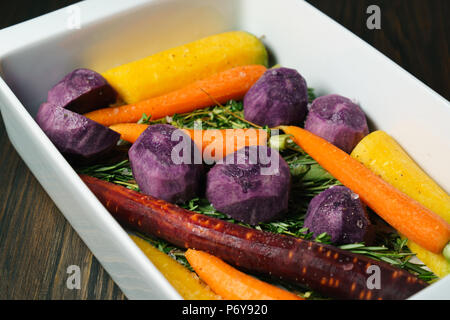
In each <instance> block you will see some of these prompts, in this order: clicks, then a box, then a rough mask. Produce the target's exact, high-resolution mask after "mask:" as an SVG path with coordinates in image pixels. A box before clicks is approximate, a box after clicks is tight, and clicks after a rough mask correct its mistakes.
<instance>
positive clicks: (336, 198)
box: [304, 186, 371, 244]
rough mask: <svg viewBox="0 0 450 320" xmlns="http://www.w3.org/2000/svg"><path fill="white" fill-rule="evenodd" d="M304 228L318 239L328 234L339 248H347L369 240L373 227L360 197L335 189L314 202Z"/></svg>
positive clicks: (310, 204)
mask: <svg viewBox="0 0 450 320" xmlns="http://www.w3.org/2000/svg"><path fill="white" fill-rule="evenodd" d="M304 226H305V227H307V228H308V229H309V231H310V232H313V234H314V236H318V235H320V234H321V233H324V232H326V233H327V234H328V235H329V236H331V241H332V242H334V243H335V244H347V243H356V242H362V241H365V240H367V239H368V237H369V236H370V232H369V231H370V226H371V224H370V220H369V218H368V215H367V212H366V209H365V207H364V205H363V204H362V202H361V200H360V199H359V196H358V195H357V194H355V193H353V192H352V191H351V190H350V189H349V188H347V187H344V186H334V187H331V188H329V189H327V190H325V191H322V192H321V193H319V194H318V195H317V196H315V197H314V198H313V199H312V200H311V202H310V203H309V206H308V211H307V213H306V216H305V224H304Z"/></svg>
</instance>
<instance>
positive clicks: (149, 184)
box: [128, 124, 205, 203]
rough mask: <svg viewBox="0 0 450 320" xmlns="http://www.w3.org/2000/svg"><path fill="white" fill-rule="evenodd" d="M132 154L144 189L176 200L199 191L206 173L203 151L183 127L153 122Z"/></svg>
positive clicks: (167, 198) (140, 137)
mask: <svg viewBox="0 0 450 320" xmlns="http://www.w3.org/2000/svg"><path fill="white" fill-rule="evenodd" d="M128 155H129V158H130V163H131V169H132V171H133V176H134V179H135V180H136V182H137V184H138V186H139V188H140V189H141V191H142V192H143V193H145V194H148V195H150V196H153V197H156V198H158V199H162V200H165V201H168V202H172V203H183V202H186V201H187V200H190V199H192V198H193V197H195V196H197V195H198V194H199V192H200V189H201V186H202V183H203V181H204V173H205V172H204V167H203V163H202V162H201V153H200V151H199V150H198V148H197V146H196V145H195V144H194V142H193V141H192V139H191V138H190V137H189V136H188V135H187V134H186V133H184V132H183V131H182V130H180V129H177V128H175V127H173V126H171V125H168V124H156V125H151V126H149V127H148V128H147V129H146V130H145V131H144V132H143V133H142V134H141V135H140V136H139V138H138V139H137V140H136V142H135V143H133V145H132V147H131V148H130V150H129V151H128ZM183 158H184V160H183ZM198 159H200V160H198Z"/></svg>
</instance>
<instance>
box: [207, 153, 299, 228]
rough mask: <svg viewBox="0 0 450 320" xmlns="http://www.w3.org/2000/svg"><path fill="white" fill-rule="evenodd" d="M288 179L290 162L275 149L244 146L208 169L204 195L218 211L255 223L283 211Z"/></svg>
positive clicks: (278, 216) (279, 216) (288, 188)
mask: <svg viewBox="0 0 450 320" xmlns="http://www.w3.org/2000/svg"><path fill="white" fill-rule="evenodd" d="M258 154H259V155H262V156H259V155H258ZM290 181H291V175H290V171H289V166H288V164H287V163H286V161H285V160H284V159H283V158H282V157H281V156H280V155H279V153H278V152H277V151H275V150H273V149H270V148H268V147H266V146H251V147H244V148H242V149H240V150H238V151H236V152H235V153H232V154H229V155H227V156H226V157H225V159H224V161H223V163H217V164H216V165H214V167H213V168H212V169H211V170H210V171H209V172H208V175H207V182H206V197H207V198H208V200H209V202H210V203H211V204H212V205H213V206H214V208H216V209H217V210H218V211H220V212H222V213H224V214H226V215H228V216H229V217H231V218H233V219H236V220H239V221H242V222H245V223H249V224H252V225H255V224H258V223H260V222H268V221H271V220H274V219H277V218H281V217H282V215H283V214H284V213H286V211H287V208H288V199H289V190H290Z"/></svg>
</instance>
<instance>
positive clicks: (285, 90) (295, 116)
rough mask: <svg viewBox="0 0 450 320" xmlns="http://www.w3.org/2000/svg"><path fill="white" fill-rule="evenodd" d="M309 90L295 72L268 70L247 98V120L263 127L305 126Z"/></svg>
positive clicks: (245, 98)
mask: <svg viewBox="0 0 450 320" xmlns="http://www.w3.org/2000/svg"><path fill="white" fill-rule="evenodd" d="M307 106H308V87H307V85H306V81H305V79H303V77H302V76H301V75H300V74H299V73H298V72H297V71H296V70H294V69H288V68H277V69H269V70H267V71H266V72H265V73H264V74H263V75H262V77H261V78H259V80H258V81H257V82H256V83H255V84H254V85H253V86H252V87H251V88H250V90H249V91H248V92H247V94H246V95H245V97H244V118H245V119H246V120H248V121H250V122H253V123H255V124H257V125H260V126H269V127H271V128H272V127H276V126H278V125H302V124H303V121H304V119H305V116H306V113H307V111H308V108H307Z"/></svg>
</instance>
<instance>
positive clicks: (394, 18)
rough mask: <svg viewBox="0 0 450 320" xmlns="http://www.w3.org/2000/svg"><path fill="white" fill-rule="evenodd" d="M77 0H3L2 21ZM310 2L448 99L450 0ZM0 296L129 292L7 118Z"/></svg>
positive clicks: (1, 140)
mask: <svg viewBox="0 0 450 320" xmlns="http://www.w3.org/2000/svg"><path fill="white" fill-rule="evenodd" d="M274 1H275V0H274ZM75 2H76V1H70V0H39V1H23V0H19V1H18V0H16V1H0V28H5V27H7V26H10V25H13V24H16V23H19V22H22V21H25V20H28V19H30V18H33V17H36V16H39V15H41V14H44V13H47V12H50V11H53V10H56V9H59V8H61V7H64V6H67V5H69V4H72V3H75ZM308 2H310V3H311V4H313V5H314V6H316V7H317V8H319V9H320V10H321V11H323V12H325V13H326V14H327V15H329V16H330V17H332V18H333V19H335V20H336V21H338V22H339V23H341V24H343V25H344V26H345V27H347V28H348V29H349V30H351V31H352V32H354V33H355V34H356V35H358V36H360V37H361V38H362V39H364V40H365V41H367V42H368V43H370V44H371V45H373V46H374V47H375V48H377V49H378V50H380V51H381V52H383V53H384V54H385V55H387V56H388V57H390V58H391V59H392V60H394V61H395V62H396V63H398V64H399V65H400V66H402V67H403V68H405V69H406V70H408V71H409V72H410V73H412V74H413V75H414V76H416V77H417V78H419V79H420V80H421V81H423V82H424V83H425V84H427V85H428V86H430V87H431V88H432V89H434V90H435V91H437V92H438V93H439V94H441V95H442V96H444V97H445V98H446V99H449V98H450V86H449V84H450V81H449V55H448V30H449V22H448V17H449V2H450V1H448V0H442V1H440V0H390V1H375V0H372V1H365V0H311V1H308ZM371 4H377V5H379V6H380V8H381V17H382V18H381V19H382V20H381V30H369V29H368V28H367V27H366V19H367V17H368V14H366V8H367V7H368V6H369V5H371ZM280 5H282V1H280ZM70 265H78V266H79V267H80V270H81V288H80V289H79V290H77V289H74V290H70V289H68V288H67V287H66V280H67V277H68V274H67V273H66V271H67V267H68V266H70ZM0 299H108V300H109V299H117V300H122V299H126V297H125V296H124V295H123V293H122V292H121V291H120V289H119V288H118V287H117V286H116V285H115V284H114V283H113V282H112V280H111V278H110V277H109V276H108V274H107V273H106V272H105V271H104V269H103V268H102V266H101V265H100V264H99V262H98V261H97V260H96V259H95V257H94V256H93V255H92V253H91V252H90V251H89V250H88V249H87V247H86V246H85V245H84V243H83V242H82V241H81V239H80V238H79V237H78V235H77V234H76V233H75V232H74V230H73V229H72V227H71V226H70V225H69V224H68V222H67V221H66V220H65V218H64V216H63V215H62V214H61V213H60V212H59V210H58V209H57V208H56V207H55V205H54V204H53V202H52V201H51V199H50V198H49V197H48V196H47V194H46V193H45V191H44V190H43V189H42V187H41V186H40V185H39V183H38V182H37V181H36V179H35V178H34V177H33V175H32V174H31V172H30V171H29V170H28V168H27V167H26V166H25V164H24V162H23V161H22V160H21V159H20V158H19V156H18V155H17V153H16V152H15V150H14V148H13V147H12V146H11V144H10V142H9V140H8V137H7V135H6V132H5V128H4V124H3V121H0Z"/></svg>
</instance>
